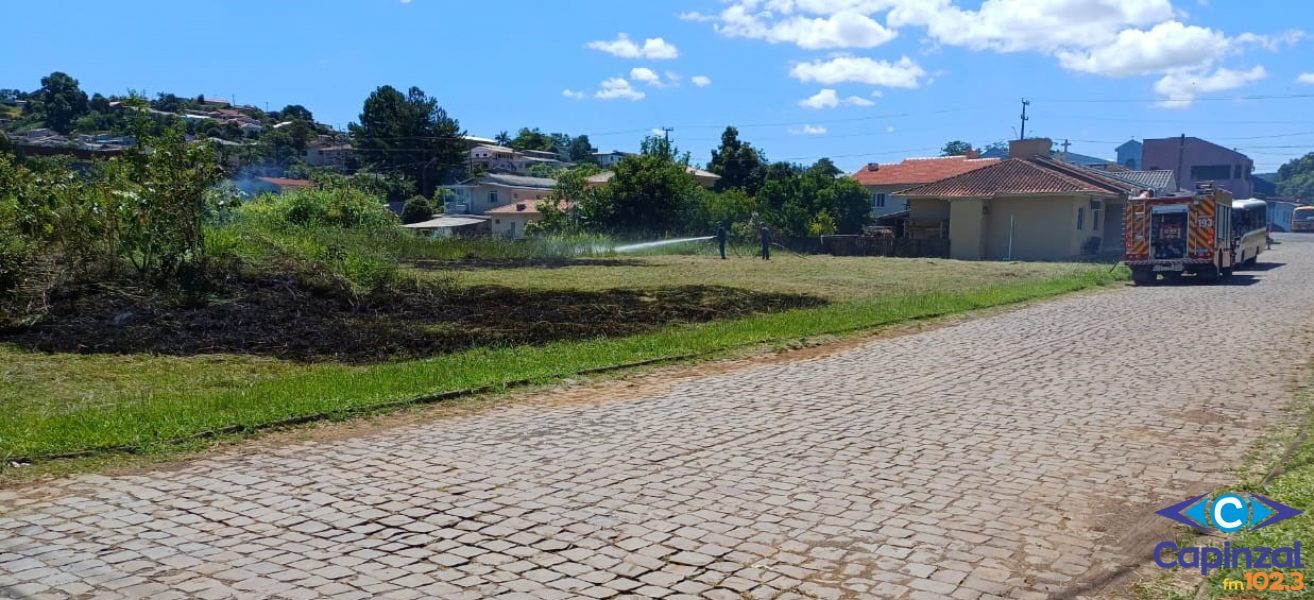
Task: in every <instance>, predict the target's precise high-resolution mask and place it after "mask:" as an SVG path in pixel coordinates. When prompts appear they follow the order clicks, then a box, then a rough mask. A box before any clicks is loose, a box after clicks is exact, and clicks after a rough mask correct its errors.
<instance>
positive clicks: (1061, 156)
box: [981, 138, 1118, 170]
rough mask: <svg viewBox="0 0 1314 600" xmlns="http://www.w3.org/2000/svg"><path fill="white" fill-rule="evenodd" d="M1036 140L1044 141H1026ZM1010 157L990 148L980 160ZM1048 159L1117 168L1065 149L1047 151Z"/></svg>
mask: <svg viewBox="0 0 1314 600" xmlns="http://www.w3.org/2000/svg"><path fill="white" fill-rule="evenodd" d="M1036 139H1044V138H1028V140H1036ZM1065 148H1066V146H1065ZM1010 156H1011V154H1010V151H1009V150H1006V149H1004V148H1000V147H995V148H991V149H989V150H986V151H985V152H984V153H983V154H981V158H999V159H1005V158H1009V157H1010ZM1049 157H1050V158H1052V159H1054V160H1058V161H1062V162H1065V163H1068V164H1070V165H1077V166H1080V167H1091V168H1095V169H1102V170H1110V169H1113V168H1118V167H1113V165H1115V164H1116V163H1115V162H1114V161H1112V160H1110V159H1107V158H1100V157H1098V156H1090V155H1087V154H1080V153H1077V152H1070V151H1068V150H1066V149H1064V150H1058V149H1053V148H1051V149H1050V151H1049Z"/></svg>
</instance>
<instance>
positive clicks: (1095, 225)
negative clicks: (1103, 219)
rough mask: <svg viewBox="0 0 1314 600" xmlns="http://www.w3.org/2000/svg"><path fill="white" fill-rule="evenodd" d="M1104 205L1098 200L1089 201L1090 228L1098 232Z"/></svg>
mask: <svg viewBox="0 0 1314 600" xmlns="http://www.w3.org/2000/svg"><path fill="white" fill-rule="evenodd" d="M1103 208H1104V204H1103V203H1102V202H1101V201H1099V200H1091V201H1090V228H1091V229H1093V230H1095V231H1099V230H1100V214H1101V213H1103V212H1104V210H1103Z"/></svg>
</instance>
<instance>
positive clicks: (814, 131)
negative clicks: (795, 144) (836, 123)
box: [789, 125, 826, 135]
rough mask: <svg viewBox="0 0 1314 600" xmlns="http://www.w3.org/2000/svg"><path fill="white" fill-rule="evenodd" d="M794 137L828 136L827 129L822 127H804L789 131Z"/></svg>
mask: <svg viewBox="0 0 1314 600" xmlns="http://www.w3.org/2000/svg"><path fill="white" fill-rule="evenodd" d="M789 132H790V133H791V134H793V135H826V128H825V127H824V126H821V125H804V126H802V127H798V128H793V127H791V128H790V129H789Z"/></svg>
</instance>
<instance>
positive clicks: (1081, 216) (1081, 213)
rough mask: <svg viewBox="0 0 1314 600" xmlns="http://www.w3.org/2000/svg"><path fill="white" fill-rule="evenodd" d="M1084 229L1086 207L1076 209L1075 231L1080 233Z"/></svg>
mask: <svg viewBox="0 0 1314 600" xmlns="http://www.w3.org/2000/svg"><path fill="white" fill-rule="evenodd" d="M1085 227H1086V207H1084V206H1083V207H1081V208H1078V209H1077V230H1078V231H1080V230H1082V229H1085Z"/></svg>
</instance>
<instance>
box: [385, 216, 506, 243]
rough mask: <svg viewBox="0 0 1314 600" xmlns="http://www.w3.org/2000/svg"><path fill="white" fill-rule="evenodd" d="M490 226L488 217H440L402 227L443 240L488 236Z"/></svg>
mask: <svg viewBox="0 0 1314 600" xmlns="http://www.w3.org/2000/svg"><path fill="white" fill-rule="evenodd" d="M488 224H489V219H488V217H484V216H479V215H460V216H455V217H453V216H447V215H439V216H436V217H434V218H432V219H429V220H428V221H421V222H419V223H408V224H406V225H403V226H402V227H405V228H406V229H409V230H411V231H414V232H416V233H418V234H420V235H423V236H426V237H429V238H434V239H442V238H450V237H456V236H474V235H480V234H486V233H488V232H489V229H488Z"/></svg>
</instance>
